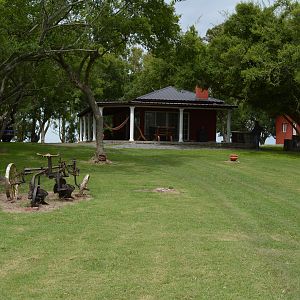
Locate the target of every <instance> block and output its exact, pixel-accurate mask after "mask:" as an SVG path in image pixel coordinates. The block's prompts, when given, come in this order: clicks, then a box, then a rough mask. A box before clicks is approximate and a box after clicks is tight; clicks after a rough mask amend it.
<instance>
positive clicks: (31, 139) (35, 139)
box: [30, 116, 39, 143]
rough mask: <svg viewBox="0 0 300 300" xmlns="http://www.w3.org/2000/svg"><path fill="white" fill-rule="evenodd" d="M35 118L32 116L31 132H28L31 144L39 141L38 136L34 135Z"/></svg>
mask: <svg viewBox="0 0 300 300" xmlns="http://www.w3.org/2000/svg"><path fill="white" fill-rule="evenodd" d="M36 122H37V120H36V117H35V116H34V117H33V118H32V123H31V132H30V142H31V143H37V142H38V141H39V136H38V135H37V134H36V132H35V131H36Z"/></svg>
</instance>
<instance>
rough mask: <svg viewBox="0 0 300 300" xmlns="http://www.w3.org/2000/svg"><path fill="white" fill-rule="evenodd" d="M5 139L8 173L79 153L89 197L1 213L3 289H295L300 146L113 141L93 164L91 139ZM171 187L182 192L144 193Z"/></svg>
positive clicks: (254, 295) (177, 293) (253, 292)
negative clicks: (73, 143)
mask: <svg viewBox="0 0 300 300" xmlns="http://www.w3.org/2000/svg"><path fill="white" fill-rule="evenodd" d="M0 147H1V149H2V151H1V149H0V174H2V175H3V174H4V170H5V166H6V164H7V163H9V162H11V161H14V162H16V164H17V166H18V167H19V168H21V167H23V166H25V165H27V166H32V165H33V164H35V165H37V166H38V165H40V159H39V158H36V157H35V156H34V153H35V152H48V151H50V152H52V153H56V152H60V153H62V155H63V157H65V158H68V159H71V158H72V157H77V158H78V160H79V164H80V167H81V171H82V174H85V173H87V172H89V173H90V174H91V182H90V189H91V193H92V195H93V196H94V199H93V200H92V201H89V202H82V203H80V204H77V205H73V206H69V207H65V208H63V209H60V210H58V211H55V212H51V213H42V214H39V213H33V214H8V213H4V212H0V228H1V230H0V294H1V293H2V297H1V299H60V298H63V299H299V297H300V279H299V278H300V263H299V261H300V251H299V250H300V249H299V246H300V239H299V227H300V226H299V225H300V220H299V206H300V203H299V198H300V197H299V196H300V185H299V178H300V160H299V155H297V154H294V155H288V154H286V153H283V152H281V151H278V150H277V151H260V152H254V151H253V152H252V151H237V152H238V154H239V155H240V161H241V163H240V164H230V163H226V162H225V160H226V159H227V157H228V155H229V153H230V151H226V150H186V151H176V150H113V149H110V150H108V154H109V158H110V159H111V160H112V161H113V162H114V163H113V164H112V165H107V166H93V165H91V164H89V163H87V162H86V161H87V159H88V158H89V157H91V156H92V149H89V148H84V147H74V148H63V147H59V148H55V147H53V146H52V147H51V146H42V145H30V144H26V145H25V144H24V145H23V144H7V145H4V144H0ZM1 152H2V153H1ZM27 156H29V158H27ZM31 160H33V161H31ZM48 185H49V183H48ZM170 186H172V187H174V188H176V189H177V190H179V191H180V192H181V194H179V195H173V194H169V195H166V194H158V193H150V192H146V191H141V190H147V189H153V188H156V187H170ZM49 188H50V185H49Z"/></svg>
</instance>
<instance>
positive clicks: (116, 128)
mask: <svg viewBox="0 0 300 300" xmlns="http://www.w3.org/2000/svg"><path fill="white" fill-rule="evenodd" d="M128 120H129V117H127V118H126V119H125V121H124V122H123V123H121V124H120V125H118V126H116V127H109V126H108V125H107V124H105V123H104V126H105V129H109V130H112V131H118V130H120V129H121V128H123V127H124V126H125V124H126V123H127V122H128Z"/></svg>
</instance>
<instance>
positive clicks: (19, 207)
mask: <svg viewBox="0 0 300 300" xmlns="http://www.w3.org/2000/svg"><path fill="white" fill-rule="evenodd" d="M73 197H74V199H59V197H58V195H57V194H54V193H53V192H48V196H47V197H46V199H45V201H46V202H47V203H48V205H40V206H39V207H30V200H28V199H27V194H21V195H20V199H18V200H14V201H10V200H7V198H6V195H5V194H3V193H0V207H1V209H2V210H3V211H5V212H10V213H30V212H35V213H37V212H51V211H53V210H56V209H59V208H61V207H64V206H66V205H72V204H75V203H78V202H81V201H87V200H90V199H91V197H90V196H89V195H83V196H80V195H78V194H73Z"/></svg>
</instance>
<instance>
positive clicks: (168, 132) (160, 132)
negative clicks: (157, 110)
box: [154, 126, 175, 142]
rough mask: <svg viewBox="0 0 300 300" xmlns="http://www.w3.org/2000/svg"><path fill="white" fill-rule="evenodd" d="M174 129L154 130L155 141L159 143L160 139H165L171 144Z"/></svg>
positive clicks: (161, 127) (161, 128)
mask: <svg viewBox="0 0 300 300" xmlns="http://www.w3.org/2000/svg"><path fill="white" fill-rule="evenodd" d="M174 132H175V128H174V127H163V126H159V127H157V128H156V130H155V134H154V137H155V140H157V141H158V142H160V139H161V137H165V138H166V140H170V141H171V142H173V136H174Z"/></svg>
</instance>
